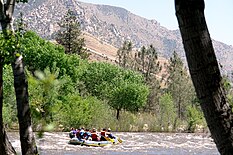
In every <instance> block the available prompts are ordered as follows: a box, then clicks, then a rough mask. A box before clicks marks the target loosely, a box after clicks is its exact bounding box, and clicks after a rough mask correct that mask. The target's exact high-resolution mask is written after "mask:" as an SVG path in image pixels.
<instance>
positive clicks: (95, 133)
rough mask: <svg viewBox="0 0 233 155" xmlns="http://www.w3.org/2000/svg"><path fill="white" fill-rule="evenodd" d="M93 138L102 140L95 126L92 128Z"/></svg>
mask: <svg viewBox="0 0 233 155" xmlns="http://www.w3.org/2000/svg"><path fill="white" fill-rule="evenodd" d="M91 138H92V140H93V141H100V136H99V134H98V132H97V130H96V129H95V128H93V129H92V132H91Z"/></svg>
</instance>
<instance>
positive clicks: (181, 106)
mask: <svg viewBox="0 0 233 155" xmlns="http://www.w3.org/2000/svg"><path fill="white" fill-rule="evenodd" d="M167 72H168V78H167V80H166V86H167V92H170V93H171V95H172V98H173V101H174V104H175V107H176V109H177V114H178V118H179V119H181V120H185V119H186V118H185V117H186V112H187V106H188V105H189V104H191V103H192V101H193V100H194V99H195V91H194V87H193V84H192V81H191V78H190V76H189V75H188V72H187V70H186V68H185V67H184V64H183V62H182V60H181V58H180V57H179V56H178V54H177V53H176V52H174V53H173V56H172V57H171V58H170V61H169V64H168V66H167Z"/></svg>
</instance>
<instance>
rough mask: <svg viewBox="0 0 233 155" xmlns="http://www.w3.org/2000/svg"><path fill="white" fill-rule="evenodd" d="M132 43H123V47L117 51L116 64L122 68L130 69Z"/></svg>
mask: <svg viewBox="0 0 233 155" xmlns="http://www.w3.org/2000/svg"><path fill="white" fill-rule="evenodd" d="M132 48H133V45H132V42H130V41H124V43H123V45H122V47H121V48H119V50H118V51H117V63H118V64H119V66H121V67H123V68H130V67H131V58H132V55H131V54H132Z"/></svg>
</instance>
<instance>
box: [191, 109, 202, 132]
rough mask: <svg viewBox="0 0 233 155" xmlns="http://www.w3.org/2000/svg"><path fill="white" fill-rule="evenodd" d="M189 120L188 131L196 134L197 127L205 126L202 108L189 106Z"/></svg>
mask: <svg viewBox="0 0 233 155" xmlns="http://www.w3.org/2000/svg"><path fill="white" fill-rule="evenodd" d="M187 109H188V112H187V118H188V121H187V122H188V131H189V132H194V131H195V129H196V126H197V125H203V122H204V115H203V113H202V111H201V110H200V108H199V109H198V108H197V107H196V106H191V105H189V106H188V108H187Z"/></svg>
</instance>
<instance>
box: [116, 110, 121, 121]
mask: <svg viewBox="0 0 233 155" xmlns="http://www.w3.org/2000/svg"><path fill="white" fill-rule="evenodd" d="M116 118H117V120H119V119H120V109H117V115H116Z"/></svg>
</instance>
